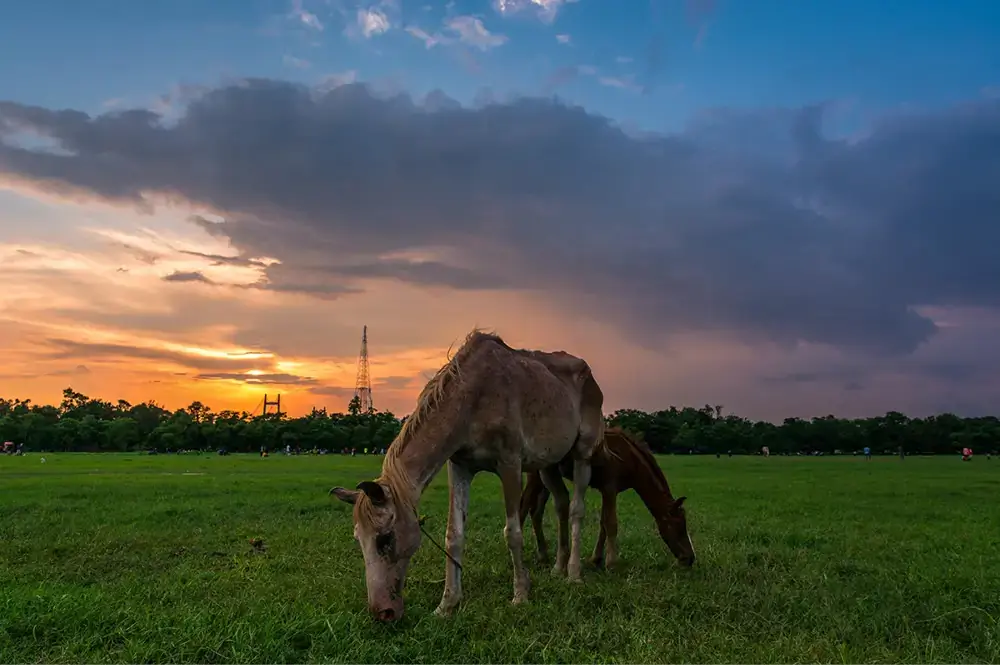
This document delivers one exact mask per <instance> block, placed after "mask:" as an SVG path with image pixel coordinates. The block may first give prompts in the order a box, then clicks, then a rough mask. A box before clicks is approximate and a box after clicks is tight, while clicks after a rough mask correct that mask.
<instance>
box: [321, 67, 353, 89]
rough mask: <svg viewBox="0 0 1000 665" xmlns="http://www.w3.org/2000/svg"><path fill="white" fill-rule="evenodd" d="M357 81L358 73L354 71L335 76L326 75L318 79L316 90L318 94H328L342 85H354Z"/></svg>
mask: <svg viewBox="0 0 1000 665" xmlns="http://www.w3.org/2000/svg"><path fill="white" fill-rule="evenodd" d="M357 80H358V72H357V70H355V69H348V70H347V71H344V72H337V73H336V74H327V75H326V76H324V77H323V78H321V79H320V81H319V83H318V84H317V86H316V88H317V90H319V91H320V92H329V91H331V90H333V89H334V88H339V87H340V86H342V85H347V84H348V83H354V82H355V81H357Z"/></svg>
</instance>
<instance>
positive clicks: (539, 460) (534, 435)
mask: <svg viewBox="0 0 1000 665" xmlns="http://www.w3.org/2000/svg"><path fill="white" fill-rule="evenodd" d="M603 403H604V395H603V394H602V393H601V389H600V387H599V386H598V385H597V382H596V381H595V380H594V377H593V374H592V373H591V370H590V366H589V365H588V364H587V363H586V362H585V361H584V360H582V359H580V358H577V357H575V356H572V355H570V354H568V353H565V352H562V351H557V352H554V353H547V352H543V351H527V350H523V349H512V348H511V347H509V346H507V344H505V343H504V341H503V340H502V339H500V338H499V337H498V336H496V335H491V334H487V333H483V332H480V331H478V330H474V331H473V332H472V333H470V334H469V336H468V337H467V338H466V340H465V343H464V344H463V345H462V347H461V348H460V349H459V350H458V352H457V353H456V354H455V356H454V357H453V358H451V359H450V360H449V361H448V363H447V364H445V366H444V367H442V368H441V369H440V370H439V371H438V373H437V374H436V375H435V376H434V378H432V379H431V380H430V381H428V382H427V385H426V386H425V387H424V389H423V391H422V392H421V393H420V396H419V397H418V398H417V406H416V408H415V409H414V411H413V414H412V415H411V416H410V417H409V418H408V419H407V421H406V423H405V424H404V425H403V428H402V430H401V431H400V433H399V435H398V436H397V437H396V440H395V441H394V442H393V443H392V445H391V446H390V447H389V451H388V453H387V454H386V457H385V460H384V461H383V463H382V475H381V476H380V477H379V478H378V479H376V480H374V481H364V482H361V483H359V484H358V486H357V489H356V490H348V489H345V488H343V487H334V488H333V489H332V490H330V493H331V494H334V495H336V496H337V498H339V499H340V500H342V501H346V502H348V503H352V504H354V537H355V538H356V539H357V541H358V544H359V545H360V546H361V552H362V554H363V556H364V559H365V583H366V587H367V589H368V607H369V609H370V611H371V612H372V613H373V614H374V615H375V617H376V618H377V619H379V620H380V621H394V620H396V619H399V618H400V617H402V616H403V586H404V584H405V582H406V570H407V567H408V566H409V564H410V559H411V558H412V557H413V555H414V553H416V551H417V548H419V547H420V524H419V518H418V516H417V503H418V502H419V501H420V495H421V494H423V492H424V490H425V489H427V486H428V485H429V484H430V482H431V480H432V479H433V478H434V476H435V475H437V473H438V471H440V470H441V467H443V466H444V465H445V463H447V464H448V486H449V489H450V494H451V500H450V508H449V511H448V530H447V534H446V537H445V550H446V551H447V555H448V561H447V562H446V564H445V566H446V568H445V583H444V594H443V595H442V597H441V604H440V605H438V608H437V610H436V612H437V614H440V615H447V614H450V613H451V612H452V611H454V609H455V608H456V607H457V606H458V604H459V602H460V601H461V598H462V577H461V575H462V568H461V561H462V547H463V544H464V541H465V520H466V516H467V514H468V506H469V485H470V483H471V482H472V478H473V476H474V475H475V474H477V473H479V472H480V471H489V472H490V473H495V474H496V475H498V476H499V477H500V482H501V485H502V487H503V497H504V504H505V507H506V512H507V525H506V527H505V528H504V536H505V537H506V540H507V547H508V549H509V550H510V556H511V561H512V563H513V568H514V598H513V602H514V603H521V602H524V601H525V600H527V598H528V588H529V586H530V580H529V577H528V569H527V567H526V566H525V565H524V562H523V550H524V541H523V537H522V535H521V520H520V519H518V509H519V503H520V499H521V482H522V475H521V474H522V471H541V478H542V480H543V482H544V484H545V487H546V489H547V490H548V491H551V492H552V493H553V495H554V498H555V504H556V508H557V510H558V513H559V518H560V519H559V546H558V549H557V552H556V565H555V572H557V573H560V574H566V575H567V576H568V577H569V579H570V580H573V581H580V574H581V563H580V558H581V551H580V547H581V545H580V532H581V528H582V523H583V516H584V510H585V504H584V493H585V492H586V489H587V483H589V482H590V458H591V455H593V452H594V447H595V446H596V445H597V442H598V441H600V440H601V436H602V435H603V432H604V416H603V414H602V413H601V409H602V407H603ZM560 461H565V463H566V464H569V465H570V466H571V467H572V472H571V476H572V478H573V482H574V490H573V497H572V501H570V496H569V492H567V490H566V486H565V485H564V484H563V478H562V475H561V474H560V470H559V468H558V466H557V465H558V463H559V462H560ZM359 490H360V491H359ZM570 532H571V533H570ZM570 541H572V543H570Z"/></svg>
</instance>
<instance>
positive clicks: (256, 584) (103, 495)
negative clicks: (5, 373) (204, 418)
mask: <svg viewBox="0 0 1000 665" xmlns="http://www.w3.org/2000/svg"><path fill="white" fill-rule="evenodd" d="M46 458H47V461H46V463H44V464H42V463H41V461H40V456H39V455H30V456H26V457H22V458H12V457H2V458H0V537H2V547H0V662H40V661H46V662H93V663H96V662H192V663H195V662H197V663H211V662H259V663H264V662H316V661H338V662H393V661H404V662H433V663H439V662H483V661H490V662H522V661H527V662H581V661H602V662H607V661H616V662H624V661H628V662H665V661H672V662H677V661H682V662H692V661H695V662H699V661H700V662H734V661H735V662H793V661H798V662H802V661H826V662H833V661H836V662H902V661H905V662H917V661H920V662H929V661H934V662H972V661H977V662H998V661H1000V627H998V625H997V621H998V619H1000V565H998V564H1000V507H998V497H1000V492H998V490H1000V460H993V461H990V462H987V461H986V460H985V459H981V458H977V459H976V460H975V461H974V462H972V463H970V464H963V463H961V462H959V461H958V460H957V458H947V459H945V458H939V459H918V458H910V459H907V460H906V461H903V462H900V461H899V460H898V459H895V458H883V459H876V460H874V461H872V462H870V463H866V462H865V461H864V460H863V459H860V458H821V459H816V458H812V459H804V458H798V459H796V458H774V457H772V458H770V459H766V460H765V459H760V458H733V459H727V458H723V459H721V460H720V459H715V458H714V457H697V458H691V457H662V458H660V464H661V466H662V467H663V468H664V470H665V471H666V473H667V476H668V478H669V480H670V481H671V484H672V486H673V487H674V489H675V494H676V495H680V494H685V495H687V497H688V502H687V504H686V505H687V506H688V511H689V524H690V529H691V535H692V540H693V542H694V544H695V547H696V549H697V552H698V557H699V558H698V561H697V563H696V564H695V567H694V569H692V570H681V569H679V568H678V567H677V566H676V564H675V563H674V562H673V559H672V557H671V556H670V555H669V553H668V551H667V550H666V547H665V546H664V545H663V543H662V542H661V541H660V540H659V539H658V538H657V536H656V533H655V530H654V527H653V525H652V522H651V519H650V517H649V515H648V514H647V513H646V512H645V509H644V508H643V506H642V504H641V503H640V502H639V500H638V498H637V497H636V496H635V494H634V493H632V492H629V493H626V494H624V495H622V497H621V499H620V501H619V507H620V511H621V531H622V533H621V556H622V561H621V565H620V567H619V568H618V569H616V570H614V571H611V572H598V571H594V570H591V569H587V570H586V572H585V577H584V584H582V585H571V584H569V583H567V582H566V581H565V580H564V579H558V578H554V577H552V576H551V574H550V573H549V570H548V568H547V567H545V568H542V567H539V566H538V565H537V564H535V563H534V557H533V555H534V549H535V547H534V538H533V536H531V535H530V533H529V534H526V538H525V541H526V545H525V549H526V559H527V560H529V561H530V562H531V563H530V565H531V567H532V568H531V570H532V582H533V587H532V596H531V602H530V603H529V604H528V605H525V606H521V607H514V606H512V605H511V604H510V599H511V594H512V579H511V567H510V558H509V555H508V553H507V549H506V545H505V544H504V540H503V535H502V528H503V518H502V501H501V498H500V493H499V483H498V482H497V480H496V479H495V478H494V477H492V476H487V475H481V476H479V477H477V479H476V481H475V483H474V484H473V497H472V506H471V509H470V515H469V535H468V540H467V546H466V557H465V562H466V566H465V584H464V587H465V601H464V603H463V605H462V607H461V608H460V609H459V611H458V612H457V613H456V615H455V616H454V617H453V618H452V619H440V618H438V617H435V616H433V614H432V611H433V610H434V608H435V607H436V605H437V602H438V600H439V599H440V595H441V590H442V586H443V578H444V555H443V554H442V553H441V552H440V551H439V550H437V549H436V548H435V547H434V546H433V545H431V544H430V543H429V542H428V541H427V540H426V539H425V540H424V545H423V547H422V548H421V550H420V551H419V552H418V554H417V556H416V557H415V559H414V562H413V565H412V566H411V569H410V571H411V572H410V575H409V579H408V581H407V587H406V597H407V614H406V617H405V618H404V619H403V621H401V622H400V624H399V625H396V626H390V627H383V626H379V625H375V624H374V623H373V622H372V621H371V620H370V619H369V618H368V616H367V614H366V612H365V586H364V576H363V571H364V567H363V563H362V559H361V553H360V551H359V550H358V548H357V545H356V543H355V542H354V540H353V538H352V536H351V529H352V527H351V516H350V512H349V510H348V508H349V507H348V506H346V505H345V504H341V503H340V502H337V501H336V500H334V499H332V498H331V497H330V496H328V494H327V491H328V490H329V488H330V487H331V486H332V485H335V484H343V485H346V486H349V487H353V486H354V485H355V484H356V483H357V481H358V480H362V479H366V478H371V477H373V476H374V475H376V474H377V471H378V465H379V464H380V462H381V460H380V458H378V459H376V458H345V457H340V456H324V457H298V458H285V457H282V456H276V457H271V458H268V459H260V458H257V457H251V456H230V457H227V458H221V457H217V456H208V455H203V456H200V457H198V456H180V457H175V456H169V457H168V456H155V457H147V456H138V455H84V454H77V455H47V456H46ZM446 475H447V474H445V473H442V474H441V475H439V476H438V478H437V479H436V480H435V481H434V484H433V485H432V486H431V488H430V489H429V490H428V492H427V493H426V494H425V495H424V500H423V502H422V504H421V512H423V513H426V514H427V515H429V516H430V521H429V523H428V528H429V529H430V530H431V533H433V534H434V536H435V538H436V539H437V540H438V541H439V542H443V534H444V529H445V523H446V520H447V509H446V505H447V496H448V495H447V485H446ZM588 497H589V499H588V514H587V526H586V530H585V532H584V545H585V548H586V549H587V550H588V551H589V550H590V549H591V548H592V547H593V544H594V541H595V539H596V536H597V518H598V507H599V497H598V495H597V493H596V492H590V493H588ZM546 523H547V529H548V535H549V538H550V540H553V539H554V538H555V524H554V515H553V509H552V507H551V504H550V506H549V512H548V514H547V516H546ZM257 536H259V537H261V538H263V539H264V541H265V542H266V543H267V550H266V552H264V553H262V554H255V553H254V552H253V551H252V548H251V546H250V545H249V542H248V541H249V539H250V538H252V537H257Z"/></svg>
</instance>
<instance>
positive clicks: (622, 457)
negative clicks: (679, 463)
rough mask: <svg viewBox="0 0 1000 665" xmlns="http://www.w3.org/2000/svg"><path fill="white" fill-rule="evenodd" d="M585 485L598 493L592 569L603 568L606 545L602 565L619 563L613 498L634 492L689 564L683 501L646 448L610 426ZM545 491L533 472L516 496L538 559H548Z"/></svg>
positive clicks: (564, 466) (676, 553)
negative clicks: (673, 492) (598, 516)
mask: <svg viewBox="0 0 1000 665" xmlns="http://www.w3.org/2000/svg"><path fill="white" fill-rule="evenodd" d="M591 469H592V473H591V476H590V487H593V488H594V489H596V490H598V491H599V492H600V493H601V532H600V535H599V536H598V537H597V546H596V547H595V548H594V555H593V557H591V562H592V563H593V564H594V565H596V566H597V567H602V566H604V565H605V556H604V546H605V540H606V541H607V560H606V565H607V566H608V567H609V568H610V567H611V566H613V565H614V564H615V562H616V561H617V560H618V506H617V498H618V495H619V494H620V493H622V492H624V491H625V490H628V489H634V490H635V491H636V493H637V494H638V495H639V498H640V499H642V502H643V503H644V504H646V508H647V509H648V510H649V512H650V514H651V515H652V516H653V519H654V520H655V521H656V528H657V529H658V530H659V532H660V537H661V538H663V542H665V543H666V544H667V547H668V548H670V551H671V552H672V553H673V555H674V556H675V557H677V560H678V561H679V562H680V563H681V565H684V566H691V565H692V564H694V546H693V545H692V544H691V537H690V536H689V535H688V532H687V518H686V517H685V515H684V508H683V507H682V505H683V503H684V499H685V497H683V496H682V497H681V498H679V499H674V497H673V496H672V495H671V494H670V486H669V485H668V484H667V479H666V477H665V476H664V475H663V471H662V470H661V469H660V465H659V464H657V463H656V458H655V457H653V453H652V452H651V451H650V450H649V448H648V447H647V446H646V444H645V443H644V442H642V441H640V440H639V439H637V438H635V437H634V436H631V435H629V434H628V433H627V432H625V431H624V430H622V429H620V428H617V427H609V428H607V430H606V431H605V432H604V438H603V439H602V440H601V442H600V443H599V444H598V446H597V449H596V450H595V451H594V456H593V457H592V458H591ZM560 471H561V472H562V474H563V475H564V476H566V477H567V478H569V477H570V476H569V472H571V471H572V468H571V467H570V466H569V465H568V464H565V463H564V464H560ZM548 498H549V493H548V490H547V489H546V487H545V485H544V484H543V483H542V481H541V478H540V477H539V476H538V474H537V473H529V474H528V482H527V485H526V486H525V488H524V492H523V493H522V494H521V508H520V511H521V525H522V526H523V525H524V520H525V518H526V517H528V516H529V515H530V516H531V524H532V526H533V527H534V530H535V538H536V539H537V541H538V552H537V556H538V559H539V561H543V562H544V561H547V560H548V545H546V543H545V534H544V533H543V528H542V517H543V516H544V515H545V503H546V502H547V501H548Z"/></svg>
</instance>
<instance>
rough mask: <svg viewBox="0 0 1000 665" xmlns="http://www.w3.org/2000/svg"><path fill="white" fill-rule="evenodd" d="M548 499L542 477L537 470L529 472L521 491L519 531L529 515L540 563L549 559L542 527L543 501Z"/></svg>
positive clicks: (547, 492)
mask: <svg viewBox="0 0 1000 665" xmlns="http://www.w3.org/2000/svg"><path fill="white" fill-rule="evenodd" d="M548 499H549V491H548V490H547V489H545V483H543V482H542V477H541V476H540V475H539V474H538V473H537V472H533V473H529V474H528V482H527V483H525V485H524V491H523V492H521V510H520V513H521V531H522V532H523V531H524V520H525V519H526V518H527V517H529V516H530V517H531V528H532V530H534V532H535V540H536V541H537V543H538V549H537V551H536V552H535V556H536V557H537V559H538V561H539V562H540V563H546V562H548V560H549V548H548V544H547V543H546V542H545V533H544V529H543V527H542V519H543V518H544V517H545V503H546V502H547V501H548Z"/></svg>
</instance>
